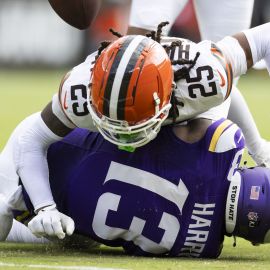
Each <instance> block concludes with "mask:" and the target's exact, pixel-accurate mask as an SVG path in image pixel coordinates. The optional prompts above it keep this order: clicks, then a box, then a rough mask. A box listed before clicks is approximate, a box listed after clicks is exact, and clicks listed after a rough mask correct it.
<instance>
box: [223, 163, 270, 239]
mask: <svg viewBox="0 0 270 270" xmlns="http://www.w3.org/2000/svg"><path fill="white" fill-rule="evenodd" d="M235 176H236V181H235V182H234V181H232V183H231V185H230V188H229V192H228V197H227V206H226V230H227V233H229V235H235V236H239V237H242V238H244V239H246V240H248V241H251V242H252V243H253V244H263V243H270V169H269V168H265V167H254V168H249V169H242V170H238V171H237V172H236V173H235ZM237 178H238V179H237Z"/></svg>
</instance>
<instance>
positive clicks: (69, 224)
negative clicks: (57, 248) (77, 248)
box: [61, 214, 75, 235]
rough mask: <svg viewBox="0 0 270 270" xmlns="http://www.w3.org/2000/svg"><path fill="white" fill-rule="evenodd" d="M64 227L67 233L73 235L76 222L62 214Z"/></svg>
mask: <svg viewBox="0 0 270 270" xmlns="http://www.w3.org/2000/svg"><path fill="white" fill-rule="evenodd" d="M61 221H62V227H63V229H64V231H65V232H66V233H67V235H72V234H73V232H74V229H75V223H74V221H73V219H72V218H70V217H68V216H66V215H64V214H61Z"/></svg>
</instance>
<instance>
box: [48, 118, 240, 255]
mask: <svg viewBox="0 0 270 270" xmlns="http://www.w3.org/2000/svg"><path fill="white" fill-rule="evenodd" d="M243 146H244V139H243V136H242V133H241V131H240V129H238V127H237V126H236V125H235V124H232V123H231V122H230V121H228V120H219V121H217V122H215V123H214V124H212V125H211V126H210V127H209V128H208V130H207V132H206V134H205V136H204V137H203V138H202V139H201V140H200V141H198V142H196V143H194V144H188V143H185V142H183V141H181V140H180V139H178V138H177V137H176V136H175V135H174V133H173V129H172V127H170V126H168V127H163V128H162V129H161V131H160V133H159V134H158V136H157V138H156V139H155V140H153V141H151V142H150V143H149V144H147V145H145V146H143V147H141V148H138V149H136V151H135V152H133V153H128V152H126V151H119V150H118V149H117V147H116V146H115V145H112V144H110V143H109V142H107V141H105V140H104V139H103V138H102V136H101V135H100V134H98V133H91V132H90V133H89V132H88V131H86V130H82V129H76V130H75V131H73V132H72V133H71V134H70V135H68V136H67V137H66V138H65V139H64V140H63V141H62V142H58V143H55V144H54V145H52V146H51V147H50V149H49V152H48V164H49V171H50V184H51V188H52V192H53V196H54V198H55V200H56V203H57V206H58V209H59V211H61V212H63V213H65V214H67V215H69V216H70V217H72V218H73V219H74V221H75V224H76V233H79V234H82V235H85V236H89V237H90V238H92V239H94V240H96V241H98V242H101V243H103V244H105V245H109V246H122V247H123V248H124V249H125V250H126V251H127V252H128V253H129V254H133V255H161V254H167V255H170V256H193V257H217V256H218V255H219V254H220V252H221V249H222V243H223V237H224V234H225V229H224V220H225V205H226V197H227V192H228V187H229V183H230V182H229V180H230V175H233V173H234V171H235V169H236V168H237V166H238V164H239V161H240V157H241V154H242V150H243Z"/></svg>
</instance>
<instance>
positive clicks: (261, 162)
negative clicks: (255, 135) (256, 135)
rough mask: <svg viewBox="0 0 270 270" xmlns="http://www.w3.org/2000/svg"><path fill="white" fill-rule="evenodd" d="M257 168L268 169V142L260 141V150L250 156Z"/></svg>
mask: <svg viewBox="0 0 270 270" xmlns="http://www.w3.org/2000/svg"><path fill="white" fill-rule="evenodd" d="M251 157H252V158H253V160H254V161H255V162H256V163H257V165H258V166H264V167H267V168H270V142H268V141H266V140H262V143H261V147H260V150H259V151H258V152H257V153H256V154H251Z"/></svg>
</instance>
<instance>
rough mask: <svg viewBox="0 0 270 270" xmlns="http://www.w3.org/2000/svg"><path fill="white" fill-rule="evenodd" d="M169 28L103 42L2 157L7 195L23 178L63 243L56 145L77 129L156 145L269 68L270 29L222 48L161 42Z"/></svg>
mask: <svg viewBox="0 0 270 270" xmlns="http://www.w3.org/2000/svg"><path fill="white" fill-rule="evenodd" d="M164 25H165V23H163V24H160V25H159V27H158V30H157V32H156V33H151V37H146V36H141V35H135V36H124V37H120V38H119V39H117V40H116V41H115V42H112V43H111V44H109V43H107V42H104V43H102V47H101V48H100V49H99V50H98V52H95V53H93V54H92V55H90V56H89V57H88V58H87V59H86V61H85V62H83V63H82V64H80V65H78V66H76V67H75V68H73V69H72V71H71V72H70V73H68V74H67V75H66V76H65V77H64V79H63V81H62V83H61V85H60V89H59V93H58V94H56V95H55V96H54V97H53V100H52V102H50V103H49V104H48V105H47V106H46V108H45V109H44V110H43V111H42V112H41V113H36V114H34V115H32V116H30V117H28V118H27V119H25V120H24V121H23V122H22V123H21V124H20V125H19V126H18V127H17V128H16V129H15V131H14V132H13V134H12V135H11V137H10V139H9V141H8V143H7V146H6V147H5V148H4V150H3V152H2V153H1V156H0V163H1V167H0V170H1V171H0V176H1V178H0V181H1V184H0V186H1V193H3V194H4V195H5V196H6V198H10V197H12V194H13V193H14V192H16V190H17V188H18V181H19V177H20V181H21V182H22V183H23V186H24V188H25V190H26V192H27V193H28V195H29V197H30V199H31V202H32V204H33V206H34V209H35V213H36V214H37V216H36V217H35V218H34V220H36V221H37V222H39V223H40V227H41V228H43V229H45V231H47V229H48V230H49V232H50V233H49V234H52V231H53V232H54V233H55V234H56V235H57V236H58V237H59V238H63V237H64V236H65V232H67V233H68V234H71V233H72V231H73V229H74V223H73V221H72V220H71V219H69V218H67V217H66V215H64V214H62V213H61V212H59V211H58V210H57V208H56V204H55V201H54V198H53V196H52V193H51V190H50V184H49V176H48V163H47V159H46V154H47V149H48V147H49V145H51V144H52V143H53V142H56V141H59V140H61V139H62V138H63V137H65V136H66V135H68V134H69V133H70V132H71V131H72V130H73V129H74V128H75V127H81V128H87V129H90V130H94V129H95V127H96V128H97V129H98V130H99V131H100V132H101V134H102V135H103V136H104V137H105V138H106V139H107V140H108V141H110V142H112V143H113V144H115V145H117V146H119V147H121V148H125V149H126V150H130V151H132V150H134V148H138V147H140V146H143V145H145V144H146V143H148V142H149V141H151V140H153V139H154V138H155V137H156V135H157V133H158V131H159V129H160V127H161V125H162V124H164V123H165V120H167V122H168V123H176V122H183V121H185V120H188V119H191V118H194V117H196V116H197V115H198V114H200V113H202V112H206V111H207V110H208V109H209V108H211V107H213V106H217V105H219V104H221V103H222V102H223V101H224V100H226V98H227V97H228V96H229V95H230V91H231V87H232V78H233V77H236V76H239V75H241V74H243V73H245V72H246V70H247V68H249V67H251V66H252V64H253V63H255V62H257V61H259V60H261V59H262V58H264V59H265V60H266V62H267V63H268V64H269V63H270V44H269V41H270V39H269V36H268V33H269V29H270V23H268V24H265V25H262V26H260V27H257V28H253V29H250V30H247V31H245V32H242V33H239V34H236V35H235V36H234V37H226V38H224V39H223V40H221V41H219V42H217V43H216V44H214V43H212V42H210V41H205V42H201V43H199V44H195V43H192V42H190V41H188V40H183V39H171V38H165V39H163V40H162V39H161V32H162V27H163V26H164ZM115 34H116V35H117V36H120V35H119V34H118V33H115ZM160 42H161V44H160ZM153 104H154V109H153V107H152V106H153ZM169 113H171V116H170V117H168V116H169ZM221 113H222V114H220V112H218V108H216V109H214V110H210V111H208V112H207V113H205V114H204V115H203V117H204V118H208V119H211V120H215V118H220V117H221V116H224V115H223V114H224V111H222V112H221ZM225 116H226V115H225ZM7 200H8V199H7ZM0 222H1V219H0ZM49 222H51V223H50V224H51V225H50V226H47V225H48V223H49ZM44 224H46V226H45V228H44V226H43V225H44ZM3 226H4V225H3ZM36 228H37V227H35V228H34V229H33V232H34V233H35V230H36ZM3 238H4V237H3Z"/></svg>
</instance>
